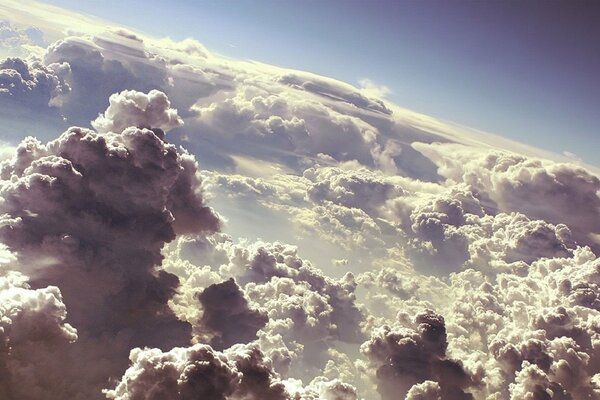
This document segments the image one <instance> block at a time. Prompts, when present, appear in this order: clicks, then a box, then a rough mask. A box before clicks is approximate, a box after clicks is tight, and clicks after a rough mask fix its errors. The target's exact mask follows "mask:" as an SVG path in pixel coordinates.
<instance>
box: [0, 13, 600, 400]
mask: <svg viewBox="0 0 600 400" xmlns="http://www.w3.org/2000/svg"><path fill="white" fill-rule="evenodd" d="M27 9H28V10H31V12H32V13H34V14H35V12H36V11H35V10H32V9H31V8H27ZM82 21H83V24H84V25H85V21H87V20H82ZM33 22H35V21H32V23H33ZM74 26H75V25H74ZM76 26H77V27H81V26H80V25H76ZM9 28H10V27H9ZM9 28H6V25H1V26H0V32H1V31H2V29H4V30H5V31H6V29H9ZM10 29H13V28H10ZM13 30H14V29H13ZM82 31H87V32H93V33H94V35H93V36H92V35H87V34H75V35H79V36H71V37H64V38H62V39H60V40H59V41H58V42H55V43H54V44H52V45H50V46H49V47H48V49H47V50H46V52H45V54H44V57H43V59H42V60H35V59H33V58H32V59H27V60H23V59H7V60H4V61H2V64H1V66H2V68H0V82H1V84H2V86H0V88H1V89H0V101H2V102H3V103H2V104H3V105H4V104H5V105H6V107H5V108H3V112H4V113H5V114H6V118H3V121H5V122H6V123H5V124H4V125H3V127H2V129H3V131H5V132H7V135H6V138H7V140H8V141H10V143H9V144H10V145H16V143H15V141H16V140H17V139H22V138H23V137H24V136H26V134H28V133H35V135H36V136H39V137H40V138H41V139H43V140H36V139H34V138H27V139H24V140H23V141H22V142H21V143H20V144H18V145H16V146H14V147H15V149H14V154H13V155H12V158H9V159H7V160H5V161H3V162H2V164H1V166H0V215H1V216H0V242H3V243H4V244H3V245H0V261H1V260H4V259H6V260H9V262H10V263H11V265H10V268H9V270H12V271H13V272H8V270H6V271H5V270H2V272H0V282H4V283H0V297H2V298H3V299H5V300H6V301H3V302H2V303H3V304H7V305H8V306H6V307H0V309H1V310H0V314H2V317H3V318H2V319H1V320H0V326H1V327H2V328H3V330H2V333H1V334H0V335H3V336H2V344H3V346H4V347H2V348H1V349H2V351H3V352H0V362H1V363H2V365H1V369H0V375H1V374H4V375H1V376H8V377H9V378H10V379H9V380H4V381H2V384H0V386H1V387H2V389H1V390H4V392H2V393H0V397H2V396H4V397H7V398H8V399H12V398H15V399H16V398H18V399H28V398H31V399H35V398H42V397H43V398H47V399H50V400H53V399H63V398H65V396H67V397H69V398H74V399H78V398H82V399H96V398H100V397H101V396H102V394H101V390H102V389H107V391H106V394H107V395H108V396H109V397H110V398H114V399H127V398H157V399H158V398H161V399H162V398H194V397H204V398H233V399H235V398H240V399H241V398H243V399H252V398H273V399H275V398H276V399H327V400H330V399H337V400H342V399H344V400H345V399H348V400H356V399H359V398H368V399H377V398H383V399H389V398H398V397H402V396H405V397H406V398H407V399H413V400H416V399H463V398H474V399H495V400H509V399H521V398H532V399H537V398H540V399H544V398H564V399H584V398H585V399H588V398H589V399H598V398H600V378H599V377H600V374H599V371H600V357H599V356H598V354H599V352H598V350H599V345H598V343H599V340H600V339H599V333H598V326H599V321H600V319H599V318H600V314H599V313H600V297H599V296H598V287H599V285H600V279H599V276H600V274H599V272H598V259H597V256H596V255H597V254H598V244H597V243H598V242H597V238H598V232H596V231H597V225H598V224H597V222H598V218H597V217H598V210H599V204H600V203H599V200H598V190H599V189H600V183H599V181H598V177H597V176H596V175H595V174H594V172H593V171H592V170H589V169H584V168H582V167H580V166H577V165H574V164H570V163H566V164H565V163H562V164H561V163H556V162H553V161H550V160H545V159H541V158H539V157H537V158H536V157H532V156H530V155H524V154H516V153H514V152H511V151H508V150H505V149H500V148H498V146H499V143H500V142H498V141H495V142H494V143H492V145H493V146H494V147H490V146H488V144H489V143H488V144H485V143H482V141H486V140H487V139H485V138H483V139H482V137H483V136H479V135H478V136H477V140H474V139H473V136H472V133H473V132H470V131H469V130H468V129H464V128H460V129H459V127H456V126H453V125H449V124H447V123H442V122H440V121H437V120H435V119H433V118H430V117H426V116H423V115H419V114H416V113H412V112H409V111H407V110H403V109H401V108H400V107H397V106H395V105H394V104H392V103H390V102H389V101H387V100H382V99H381V98H380V97H381V96H382V95H384V94H385V90H384V89H382V88H381V87H373V84H372V83H371V82H363V87H362V88H356V87H353V86H352V85H348V84H345V83H342V82H339V81H336V80H334V79H330V78H325V77H320V76H317V75H314V74H309V73H304V72H300V71H292V70H287V69H282V68H276V67H272V66H268V65H263V64H259V63H253V62H241V61H235V60H228V59H225V58H223V57H220V56H218V55H215V54H212V53H211V52H210V51H208V50H207V49H206V48H204V47H203V46H202V45H201V44H200V43H198V42H196V41H195V40H193V39H186V40H184V41H181V42H176V41H173V40H170V39H152V38H148V37H145V36H144V35H142V34H139V33H134V32H131V31H128V30H126V29H121V28H109V29H108V30H105V29H104V28H99V27H94V29H83V30H82ZM71 33H73V30H72V31H71ZM11 35H12V33H11ZM19 35H21V34H20V33H19V34H18V35H17V36H18V38H17V39H15V40H17V42H18V41H19V40H21V39H19V38H20V36H19ZM11 37H13V36H11ZM15 37H16V36H15ZM10 40H13V39H10ZM107 107H108V108H107ZM9 114H10V115H9ZM11 115H12V116H15V118H12V120H11V119H10V118H9V117H10V116H11ZM23 115H25V116H27V118H23ZM31 115H35V116H36V118H35V119H32V118H30V117H29V116H31ZM63 117H64V119H63ZM90 121H93V122H91V125H90V126H91V127H93V128H94V129H88V128H89V126H88V128H85V127H72V128H70V129H68V130H66V132H64V133H63V134H61V135H60V136H59V137H58V138H57V139H55V140H52V141H50V142H48V143H44V141H45V140H46V139H47V138H48V135H49V134H50V133H51V134H52V137H54V134H55V133H56V132H58V131H61V130H63V129H64V128H66V125H65V124H67V125H71V124H78V125H84V126H87V125H88V124H90ZM184 123H185V124H184ZM166 131H169V133H168V134H165V132H166ZM469 135H471V136H469ZM479 139H481V140H479ZM180 144H182V145H184V146H185V147H186V148H187V149H188V150H189V152H188V151H186V150H183V149H182V148H178V147H176V146H175V145H180ZM511 148H513V150H514V149H515V148H517V147H515V146H511ZM521 149H523V148H521ZM195 156H197V158H198V159H199V161H200V164H198V163H196V157H195ZM200 167H202V168H209V169H210V170H208V171H201V170H200ZM209 198H210V199H211V202H210V204H211V205H212V206H214V207H215V208H216V209H218V210H219V214H217V212H216V211H215V210H213V209H212V208H211V207H209V206H208V204H207V200H208V199H209ZM220 214H223V215H224V218H221V217H220ZM221 229H223V230H224V232H219V230H221ZM243 236H248V238H247V239H244V238H243ZM586 246H589V247H586ZM7 249H10V250H11V251H14V253H15V254H14V255H6V254H5V253H6V251H5V250H7ZM308 259H311V261H309V260H308ZM15 271H19V272H18V273H17V272H15ZM2 285H4V286H2ZM67 310H68V313H67ZM423 310H429V311H423ZM75 339H76V340H75ZM361 344H362V346H361ZM4 350H6V351H4ZM130 352H131V353H130ZM129 353H130V358H129V359H128V356H127V355H128V354H129ZM128 366H129V367H128ZM5 382H6V383H5ZM377 390H378V391H379V393H378V392H377ZM40 393H43V395H42V394H40Z"/></svg>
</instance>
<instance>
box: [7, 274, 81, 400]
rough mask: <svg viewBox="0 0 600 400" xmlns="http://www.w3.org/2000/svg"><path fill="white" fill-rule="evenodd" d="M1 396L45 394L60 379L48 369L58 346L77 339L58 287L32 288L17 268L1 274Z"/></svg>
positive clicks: (33, 396)
mask: <svg viewBox="0 0 600 400" xmlns="http://www.w3.org/2000/svg"><path fill="white" fill-rule="evenodd" d="M0 304H1V306H0V396H1V397H2V398H3V399H40V398H43V397H44V396H45V393H47V392H49V391H51V390H52V387H53V385H55V384H56V381H55V380H56V379H57V378H59V376H57V374H56V372H55V371H53V370H52V369H51V368H43V367H42V365H41V364H42V363H44V362H47V361H48V358H52V357H57V356H58V355H57V354H55V353H54V352H55V348H56V347H57V346H60V345H61V344H64V343H70V342H74V341H75V340H77V331H76V330H75V329H74V328H73V327H72V326H71V325H69V324H68V323H66V322H65V319H66V316H67V311H66V307H65V304H64V303H63V299H62V295H61V293H60V290H59V289H58V288H57V287H56V286H48V287H45V288H40V289H32V288H31V287H30V286H29V285H28V283H27V278H26V277H25V276H23V275H22V274H20V273H18V272H15V271H8V272H6V273H5V274H4V275H3V276H2V277H0Z"/></svg>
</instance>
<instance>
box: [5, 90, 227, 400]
mask: <svg viewBox="0 0 600 400" xmlns="http://www.w3.org/2000/svg"><path fill="white" fill-rule="evenodd" d="M132 94H133V95H134V96H135V95H136V94H135V93H132ZM143 96H144V95H143V94H140V95H138V96H135V97H143ZM167 103H168V102H167ZM112 116H113V118H114V119H113V120H112V122H113V124H114V125H115V126H123V124H125V123H127V122H128V121H134V120H135V118H132V116H130V115H127V113H126V112H123V111H122V112H120V113H116V114H114V115H112ZM175 116H176V115H175ZM119 118H122V120H119ZM151 122H152V121H151ZM155 129H156V128H155ZM1 176H2V180H1V181H0V196H1V197H2V198H3V201H2V203H1V205H0V214H2V226H1V227H0V238H1V240H2V242H4V243H5V244H6V245H7V246H8V247H9V248H10V249H12V250H14V251H16V252H17V254H18V257H19V260H20V262H21V264H22V265H24V266H25V267H24V270H25V272H26V273H27V274H28V275H30V277H31V284H32V285H33V286H34V287H37V286H39V285H47V284H52V285H56V286H58V287H60V289H61V292H62V295H63V296H64V303H65V304H66V305H67V307H68V308H69V310H70V311H69V321H70V323H72V324H73V325H74V326H76V327H77V329H78V331H79V332H80V336H81V337H82V339H81V340H80V341H78V342H76V343H75V344H73V347H74V349H75V350H72V351H74V352H78V354H76V355H75V356H76V357H77V360H74V361H75V362H77V363H79V364H85V363H87V362H92V361H93V360H94V357H97V356H98V354H97V353H98V352H101V353H103V354H104V355H103V359H104V360H105V361H104V363H102V364H101V365H100V366H98V368H95V369H93V370H83V371H85V373H88V372H89V373H90V375H91V376H85V379H82V383H81V384H82V385H84V387H83V388H81V387H80V388H78V389H77V390H79V393H80V394H81V395H82V396H93V393H94V392H93V391H94V390H95V389H96V388H97V385H101V384H103V383H102V382H104V381H105V380H106V379H107V378H109V377H111V376H114V375H113V374H120V368H124V367H125V365H126V362H127V359H126V352H127V350H128V349H130V348H132V347H134V346H158V347H162V348H165V349H166V348H171V347H173V346H175V345H185V344H187V343H189V340H190V338H191V327H190V326H189V324H188V323H186V322H183V321H180V320H179V319H178V318H177V317H176V316H175V315H174V314H173V312H172V311H171V310H170V308H169V306H168V301H169V299H170V298H171V297H172V296H173V295H174V294H175V291H176V288H177V286H178V282H179V280H178V278H177V276H175V275H172V274H169V273H167V272H165V271H159V270H157V267H158V266H159V265H160V264H161V262H162V259H163V257H162V255H161V248H162V246H163V245H164V244H165V243H166V242H169V241H171V240H173V239H174V238H175V235H176V234H178V233H190V232H202V231H204V232H213V231H215V230H217V229H218V228H219V218H218V216H217V215H216V214H215V213H214V212H213V211H212V209H210V208H209V207H207V206H206V205H205V202H204V198H203V192H202V182H201V180H200V178H199V175H198V173H197V165H196V162H195V160H194V159H193V157H192V156H190V155H189V154H187V153H185V152H179V151H178V150H177V149H176V148H175V147H174V146H173V145H170V144H168V143H167V142H165V141H164V138H163V137H162V136H160V135H159V136H157V134H156V133H155V131H153V130H149V129H145V128H136V127H130V128H126V129H125V130H123V131H122V132H120V133H114V132H106V133H98V132H95V131H92V130H88V129H84V128H70V129H69V130H67V131H66V132H64V133H63V134H62V135H61V136H59V137H58V138H57V139H56V140H54V141H51V142H49V143H47V144H42V143H41V142H39V141H37V140H36V139H33V138H28V139H26V140H24V141H23V142H22V143H21V144H20V145H19V147H18V148H17V151H16V154H15V155H14V156H13V158H12V159H10V160H7V161H5V162H3V164H2V166H1ZM107 339H110V340H107ZM123 350H124V351H125V353H123ZM69 372H70V373H77V374H81V371H69ZM85 373H84V374H85ZM63 379H66V380H68V381H70V383H69V384H70V385H71V384H73V383H75V382H77V381H78V380H80V379H81V376H79V375H68V374H66V376H65V377H64V378H63ZM54 390H56V392H55V391H54ZM61 390H62V389H61V387H60V386H57V387H56V388H54V389H53V390H49V391H48V394H47V398H57V397H58V398H60V397H61V396H63V395H61V394H59V393H61ZM69 390H71V389H69Z"/></svg>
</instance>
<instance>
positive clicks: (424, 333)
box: [361, 311, 475, 400]
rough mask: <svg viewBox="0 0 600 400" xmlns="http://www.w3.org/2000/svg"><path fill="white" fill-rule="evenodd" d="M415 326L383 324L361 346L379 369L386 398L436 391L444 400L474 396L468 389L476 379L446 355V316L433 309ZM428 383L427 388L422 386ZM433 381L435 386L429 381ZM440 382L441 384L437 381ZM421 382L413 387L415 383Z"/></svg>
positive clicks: (418, 317) (379, 390)
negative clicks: (393, 326)
mask: <svg viewBox="0 0 600 400" xmlns="http://www.w3.org/2000/svg"><path fill="white" fill-rule="evenodd" d="M414 324H415V325H416V327H415V329H414V330H412V329H408V330H407V329H399V330H395V329H392V328H391V327H389V326H383V327H381V328H379V329H378V330H376V331H374V332H373V335H372V336H371V339H370V340H369V341H368V342H366V343H364V344H363V345H362V347H361V350H362V352H363V353H365V354H366V356H367V357H368V358H369V360H370V362H371V363H372V364H373V365H374V366H375V367H376V368H377V371H376V377H377V381H378V389H377V390H378V392H379V393H380V394H381V396H382V399H384V400H386V399H396V398H398V397H399V396H400V397H402V396H405V395H406V394H407V393H408V392H409V390H410V391H411V393H410V394H409V395H408V398H411V397H416V398H419V397H417V396H422V395H423V394H419V393H423V392H426V393H428V395H431V393H432V392H433V393H435V394H436V396H441V398H443V399H472V398H473V396H472V395H470V394H468V393H465V392H464V389H467V388H469V387H470V386H473V385H474V384H475V382H474V381H473V377H472V376H470V375H469V374H468V373H467V372H466V371H465V370H464V368H463V366H462V364H461V363H460V362H459V361H455V360H452V359H449V358H447V357H446V350H447V347H448V342H447V337H446V326H445V322H444V318H443V317H442V316H441V315H438V314H435V313H434V312H432V311H427V312H424V313H421V314H418V315H417V316H416V317H415V320H414ZM426 382H427V386H428V387H427V388H424V387H423V386H422V384H423V383H426ZM429 382H432V383H433V384H434V385H435V389H432V388H431V387H430V386H432V385H431V384H429ZM436 383H437V384H436ZM418 384H421V385H420V386H417V387H416V388H414V390H413V386H414V385H418Z"/></svg>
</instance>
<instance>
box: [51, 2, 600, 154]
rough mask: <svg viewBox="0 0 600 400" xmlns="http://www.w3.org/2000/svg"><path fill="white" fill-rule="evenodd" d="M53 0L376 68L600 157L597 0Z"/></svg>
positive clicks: (272, 54)
mask: <svg viewBox="0 0 600 400" xmlns="http://www.w3.org/2000/svg"><path fill="white" fill-rule="evenodd" d="M50 3H52V4H56V5H59V6H63V7H66V8H69V9H72V10H77V11H82V12H86V13H89V14H92V15H95V16H98V17H102V18H105V19H109V20H111V21H115V22H118V23H122V24H125V25H128V26H131V27H133V28H136V29H139V30H142V31H144V32H147V33H150V34H153V35H157V36H170V37H172V38H175V39H183V38H185V37H194V38H196V39H198V40H200V41H201V42H202V43H204V44H205V45H206V46H207V47H208V48H209V49H211V50H213V51H216V52H218V53H221V54H224V55H228V56H231V57H235V58H247V59H254V60H258V61H262V62H267V63H272V64H275V65H280V66H285V67H291V68H297V69H304V70H308V71H311V72H316V73H319V74H323V75H327V76H331V77H334V78H338V79H341V80H344V81H348V82H350V83H354V84H357V83H358V81H359V80H361V79H364V78H368V79H370V80H372V81H374V82H376V83H378V84H381V85H385V86H387V87H389V88H390V89H391V91H392V93H391V94H389V95H388V97H389V98H390V99H391V100H393V101H395V102H397V103H398V104H399V105H401V106H404V107H407V108H410V109H413V110H416V111H420V112H423V113H426V114H430V115H432V116H436V117H439V118H443V119H446V120H450V121H454V122H458V123H461V124H464V125H468V126H470V127H474V128H478V129H482V130H486V131H489V132H493V133H497V134H500V135H503V136H506V137H509V138H511V139H516V140H519V141H522V142H524V143H527V144H532V145H535V146H538V147H541V148H545V149H549V150H552V151H555V152H558V153H562V152H563V151H568V152H571V153H575V154H576V155H577V156H579V157H581V158H583V159H584V160H585V161H587V162H589V163H592V164H595V165H598V161H597V158H596V152H597V151H598V149H599V148H600V135H599V134H600V132H599V130H600V129H599V128H598V126H599V123H600V113H599V112H598V109H599V108H600V77H599V76H598V71H600V40H598V38H600V24H597V21H598V20H600V3H595V4H594V2H559V1H552V2H547V1H544V2H541V1H528V2H516V1H506V2H490V1H480V2H475V1H465V2H457V1H452V2H442V1H372V2H371V1H369V2H368V1H356V0H330V1H296V2H292V1H283V0H277V1H276V0H271V1H249V0H242V1H235V2H234V1H197V0H195V1H191V0H173V1H170V2H168V3H166V2H158V1H141V0H119V1H113V0H103V1H95V0H94V1H85V2H81V1H75V0H53V1H50Z"/></svg>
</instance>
